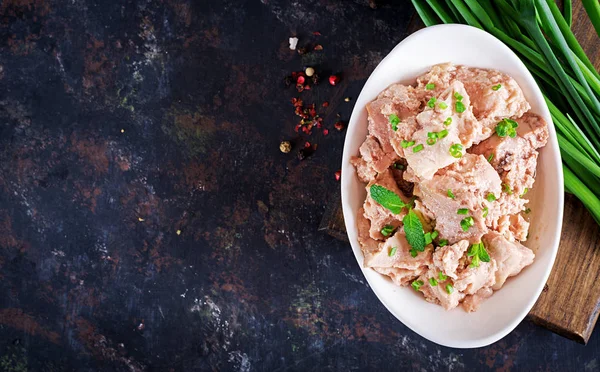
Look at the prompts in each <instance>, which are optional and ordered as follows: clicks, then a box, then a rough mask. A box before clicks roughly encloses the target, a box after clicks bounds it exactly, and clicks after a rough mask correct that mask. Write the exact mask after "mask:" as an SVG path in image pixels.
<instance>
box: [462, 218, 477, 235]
mask: <svg viewBox="0 0 600 372" xmlns="http://www.w3.org/2000/svg"><path fill="white" fill-rule="evenodd" d="M473 225H475V220H473V217H471V216H469V217H467V218H464V219H463V220H462V221H460V227H462V229H463V231H465V232H466V231H469V227H471V226H473Z"/></svg>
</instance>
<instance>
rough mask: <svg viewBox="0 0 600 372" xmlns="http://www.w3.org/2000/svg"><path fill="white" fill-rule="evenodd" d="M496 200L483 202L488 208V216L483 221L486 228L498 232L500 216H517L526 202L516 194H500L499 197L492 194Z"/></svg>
mask: <svg viewBox="0 0 600 372" xmlns="http://www.w3.org/2000/svg"><path fill="white" fill-rule="evenodd" d="M494 195H495V196H496V197H497V198H498V199H497V200H495V201H492V202H488V201H487V200H486V201H485V204H486V206H487V207H488V215H487V217H486V219H485V224H486V226H488V227H490V228H492V229H494V230H498V229H499V227H498V226H499V225H498V221H499V219H500V218H501V217H502V216H505V215H511V214H518V213H520V212H522V211H523V210H524V209H525V204H527V202H528V200H527V199H523V198H521V197H520V196H519V195H518V194H516V193H511V194H507V193H505V192H502V193H501V194H500V197H498V194H494Z"/></svg>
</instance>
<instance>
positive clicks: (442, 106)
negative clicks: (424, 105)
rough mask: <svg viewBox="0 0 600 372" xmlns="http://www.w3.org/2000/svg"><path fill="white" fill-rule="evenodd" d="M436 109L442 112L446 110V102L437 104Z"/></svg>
mask: <svg viewBox="0 0 600 372" xmlns="http://www.w3.org/2000/svg"><path fill="white" fill-rule="evenodd" d="M438 107H439V108H441V109H442V110H445V109H447V108H448V105H447V104H446V102H440V103H439V104H438Z"/></svg>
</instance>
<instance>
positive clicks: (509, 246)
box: [483, 232, 535, 290]
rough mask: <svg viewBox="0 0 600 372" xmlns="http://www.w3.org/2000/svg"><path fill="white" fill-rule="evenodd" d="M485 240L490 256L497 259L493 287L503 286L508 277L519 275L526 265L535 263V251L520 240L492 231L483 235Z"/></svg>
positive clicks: (496, 288) (495, 288)
mask: <svg viewBox="0 0 600 372" xmlns="http://www.w3.org/2000/svg"><path fill="white" fill-rule="evenodd" d="M483 242H484V244H485V247H486V248H487V250H488V252H489V254H490V257H491V258H493V259H494V260H496V263H497V264H498V270H496V274H495V276H496V283H495V284H494V285H493V286H492V289H494V290H498V289H500V288H502V286H503V285H504V282H506V279H507V278H508V277H511V276H514V275H517V274H518V273H520V272H521V270H523V268H525V267H526V266H529V265H531V263H533V259H534V257H535V254H534V253H533V251H532V250H531V249H529V248H527V247H525V246H523V245H522V244H520V243H518V242H510V241H508V240H507V239H506V238H505V237H504V236H502V234H500V233H497V232H490V233H488V234H486V235H484V236H483Z"/></svg>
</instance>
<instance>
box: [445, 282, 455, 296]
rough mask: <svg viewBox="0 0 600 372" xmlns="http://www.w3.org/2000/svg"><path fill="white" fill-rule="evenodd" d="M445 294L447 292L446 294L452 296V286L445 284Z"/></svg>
mask: <svg viewBox="0 0 600 372" xmlns="http://www.w3.org/2000/svg"><path fill="white" fill-rule="evenodd" d="M446 292H448V294H452V292H454V287H453V286H452V284H449V283H448V284H446Z"/></svg>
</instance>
